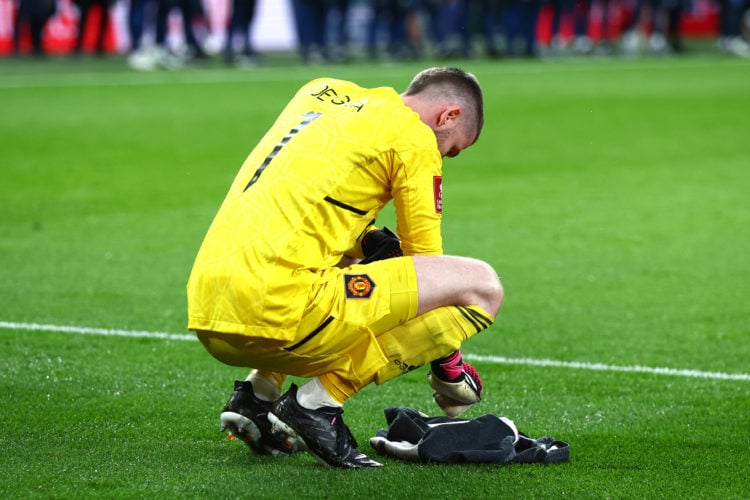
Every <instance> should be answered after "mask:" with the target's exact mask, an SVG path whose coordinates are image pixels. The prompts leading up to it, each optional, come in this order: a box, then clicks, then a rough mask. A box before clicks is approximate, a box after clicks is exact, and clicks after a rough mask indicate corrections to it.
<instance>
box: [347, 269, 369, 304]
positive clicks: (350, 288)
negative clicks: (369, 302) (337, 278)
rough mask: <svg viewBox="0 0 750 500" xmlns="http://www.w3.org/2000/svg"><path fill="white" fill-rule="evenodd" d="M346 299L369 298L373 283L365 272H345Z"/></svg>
mask: <svg viewBox="0 0 750 500" xmlns="http://www.w3.org/2000/svg"><path fill="white" fill-rule="evenodd" d="M344 286H346V298H347V299H369V298H370V295H372V291H373V290H374V289H375V283H374V282H373V281H372V280H371V279H370V277H369V276H368V275H366V274H345V275H344Z"/></svg>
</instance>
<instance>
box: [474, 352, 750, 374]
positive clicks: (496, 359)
mask: <svg viewBox="0 0 750 500" xmlns="http://www.w3.org/2000/svg"><path fill="white" fill-rule="evenodd" d="M464 358H466V359H468V360H471V361H484V362H487V363H498V364H505V365H527V366H552V367H560V368H580V369H583V370H596V371H604V372H635V373H652V374H655V375H672V376H677V377H695V378H710V379H722V380H750V374H748V373H721V372H702V371H698V370H678V369H675V368H654V367H650V366H638V365H636V366H619V365H606V364H604V363H584V362H580V361H556V360H554V359H532V358H505V357H502V356H481V355H477V354H465V355H464Z"/></svg>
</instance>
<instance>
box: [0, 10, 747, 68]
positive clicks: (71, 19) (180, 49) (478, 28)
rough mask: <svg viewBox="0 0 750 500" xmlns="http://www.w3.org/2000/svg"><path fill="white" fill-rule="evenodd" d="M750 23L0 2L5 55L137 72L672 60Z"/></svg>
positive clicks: (736, 41)
mask: <svg viewBox="0 0 750 500" xmlns="http://www.w3.org/2000/svg"><path fill="white" fill-rule="evenodd" d="M748 29H750V0H0V54H2V55H15V56H17V57H25V56H27V55H32V56H44V55H50V54H89V53H93V54H98V55H108V54H126V55H127V61H128V64H129V65H130V66H131V67H133V68H134V69H140V70H150V69H156V68H158V67H168V68H176V67H180V66H183V65H185V64H200V63H201V62H205V61H207V60H209V59H213V58H217V59H219V58H220V59H222V60H223V61H224V62H226V63H227V64H230V65H237V66H248V67H252V66H254V65H256V64H258V63H259V61H260V60H261V59H262V55H263V53H264V51H270V50H287V51H294V52H295V53H296V54H297V56H298V57H299V59H300V61H301V62H303V63H318V62H345V61H349V60H352V59H369V60H373V61H375V60H393V61H398V60H417V59H420V58H425V57H430V58H469V57H489V58H503V57H553V56H556V55H564V54H568V55H571V54H575V55H581V56H584V55H591V54H602V55H610V54H619V55H629V54H638V53H642V52H648V53H653V54H658V55H669V54H680V53H682V52H684V51H685V50H686V45H685V40H686V38H687V39H702V40H710V46H711V48H712V50H713V51H715V52H717V53H719V52H723V53H728V54H732V55H736V56H740V57H747V58H750V46H749V45H748V39H749V38H748ZM272 39H273V40H275V41H276V43H275V45H274V44H268V43H264V42H266V41H270V40H272Z"/></svg>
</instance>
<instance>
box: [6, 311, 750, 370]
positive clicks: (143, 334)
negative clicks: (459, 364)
mask: <svg viewBox="0 0 750 500" xmlns="http://www.w3.org/2000/svg"><path fill="white" fill-rule="evenodd" d="M0 329H6V330H27V331H28V330H30V331H42V332H62V333H74V334H79V335H104V336H113V337H129V338H149V339H163V340H189V341H195V340H197V338H196V336H195V335H193V334H187V333H166V332H147V331H139V330H117V329H109V328H89V327H81V326H65V325H43V324H38V323H12V322H8V321H0ZM464 358H466V359H468V360H471V361H482V362H485V363H495V364H504V365H526V366H551V367H556V368H578V369H582V370H595V371H605V372H634V373H651V374H654V375H670V376H677V377H694V378H707V379H720V380H750V374H747V373H721V372H702V371H698V370H677V369H674V368H653V367H649V366H637V365H636V366H619V365H607V364H604V363H584V362H578V361H556V360H553V359H533V358H506V357H503V356H481V355H478V354H465V355H464Z"/></svg>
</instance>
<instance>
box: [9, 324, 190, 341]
mask: <svg viewBox="0 0 750 500" xmlns="http://www.w3.org/2000/svg"><path fill="white" fill-rule="evenodd" d="M0 328H5V329H8V330H36V331H41V332H63V333H77V334H79V335H109V336H113V337H131V338H148V339H165V340H198V339H197V337H196V336H195V335H191V334H187V333H182V334H181V333H165V332H144V331H138V330H112V329H109V328H87V327H82V326H64V325H40V324H38V323H9V322H7V321H0Z"/></svg>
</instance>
